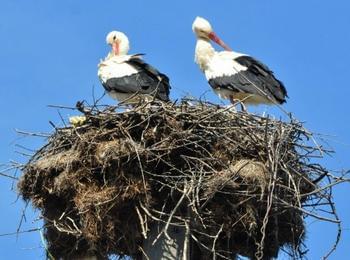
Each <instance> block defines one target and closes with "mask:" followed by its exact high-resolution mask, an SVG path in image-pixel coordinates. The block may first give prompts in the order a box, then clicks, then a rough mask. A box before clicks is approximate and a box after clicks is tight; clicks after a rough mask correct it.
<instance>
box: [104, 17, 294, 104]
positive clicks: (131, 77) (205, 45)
mask: <svg viewBox="0 0 350 260" xmlns="http://www.w3.org/2000/svg"><path fill="white" fill-rule="evenodd" d="M192 29H193V32H194V33H195V35H196V37H197V44H196V49H195V62H196V63H197V64H198V65H199V68H200V69H201V70H202V71H203V72H204V74H205V77H206V79H207V81H208V83H209V85H210V86H211V87H212V88H213V90H214V92H215V93H216V94H217V95H218V96H219V97H220V98H222V99H228V100H230V102H231V103H232V104H236V103H237V102H240V103H241V104H242V108H244V105H243V104H255V105H257V104H282V103H284V102H286V100H285V99H286V97H287V91H286V89H285V87H284V85H283V83H282V82H281V81H279V80H278V79H276V78H275V76H274V74H273V72H272V71H271V70H270V69H269V68H268V67H267V66H266V65H264V64H263V63H261V62H260V61H258V60H256V59H254V58H252V57H251V56H248V55H245V54H241V53H237V52H234V51H232V50H231V49H230V48H229V47H228V46H227V45H226V44H225V43H224V42H223V41H222V40H221V39H220V38H219V37H218V36H217V35H216V34H215V33H214V31H213V29H212V27H211V25H210V23H209V22H208V21H207V20H205V19H204V18H201V17H197V18H196V19H195V21H194V22H193V25H192ZM210 40H212V41H214V42H215V43H217V44H218V45H220V46H221V47H222V48H224V51H220V52H217V51H215V49H214V48H213V47H212V45H211V43H210ZM106 41H107V44H109V45H110V46H111V48H112V50H111V51H110V53H109V54H108V55H107V57H106V58H105V59H104V60H103V61H101V63H100V64H99V65H98V76H99V78H100V81H101V83H102V85H103V87H104V88H105V90H106V91H107V93H108V94H109V95H110V96H111V97H112V98H114V99H117V100H119V101H122V102H125V103H134V102H136V101H137V100H140V98H142V100H152V99H153V98H156V99H160V100H162V101H169V90H170V84H169V78H168V77H167V76H166V75H165V74H163V73H160V72H159V71H158V70H157V69H155V68H154V67H152V66H151V65H149V64H147V63H146V62H144V61H143V59H142V55H141V54H136V55H128V54H127V53H128V51H129V40H128V38H127V37H126V35H125V34H123V33H121V32H117V31H112V32H110V33H109V34H108V35H107V38H106Z"/></svg>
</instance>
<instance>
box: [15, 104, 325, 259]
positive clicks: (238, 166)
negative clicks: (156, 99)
mask: <svg viewBox="0 0 350 260" xmlns="http://www.w3.org/2000/svg"><path fill="white" fill-rule="evenodd" d="M193 103H194V104H193ZM85 116H86V121H85V122H84V123H83V124H82V125H81V126H79V127H64V128H58V129H57V130H56V132H55V133H53V134H52V136H51V137H50V138H49V140H48V143H47V145H45V146H44V147H43V148H42V149H41V150H39V151H38V152H37V153H36V154H35V155H34V156H33V158H32V159H31V160H30V161H29V162H28V163H27V165H26V166H25V167H24V169H23V176H22V178H21V180H20V182H19V185H18V187H19V191H20V194H21V195H22V196H23V198H24V199H25V200H30V201H31V202H32V204H33V205H34V207H36V208H39V209H40V210H41V211H42V215H43V217H44V219H45V230H46V233H45V238H46V239H47V242H48V251H49V252H50V254H51V255H52V256H54V257H56V258H59V257H65V258H70V257H72V256H76V255H80V254H85V253H86V252H91V253H92V254H96V255H98V256H99V257H100V258H106V257H107V256H108V255H111V254H118V255H130V256H133V257H136V256H137V255H139V254H140V247H141V246H142V241H143V240H144V239H145V237H146V236H147V233H148V230H149V227H150V226H151V225H153V224H154V223H157V222H164V223H166V225H165V227H168V226H172V225H176V226H183V227H187V228H188V229H189V231H190V234H191V237H192V239H193V241H194V243H196V244H197V250H198V251H200V252H201V253H200V254H201V257H202V258H204V257H208V256H213V255H216V256H218V257H226V258H228V259H231V258H234V256H235V255H236V254H241V255H245V256H248V257H251V258H269V257H275V256H277V254H278V251H279V249H280V248H281V247H284V248H286V247H288V248H289V249H290V251H291V252H292V254H293V255H294V256H298V255H300V254H301V253H300V252H301V251H300V250H299V249H300V245H301V244H302V241H303V238H304V234H305V226H304V221H303V217H304V216H305V215H307V213H306V212H307V211H306V210H304V209H303V205H305V203H306V202H307V201H310V200H311V199H314V198H319V199H320V200H319V202H318V203H323V202H324V200H325V199H327V198H328V197H327V196H325V192H324V191H323V190H322V189H320V190H317V188H319V187H318V185H317V184H316V182H315V181H314V180H316V179H317V178H318V181H319V180H320V179H322V178H323V177H324V176H325V175H326V174H327V172H326V171H325V170H324V169H323V168H322V167H320V166H319V165H316V164H311V163H309V161H308V158H309V157H311V156H312V154H313V152H315V151H316V150H317V149H318V148H314V147H312V146H308V145H305V144H304V141H305V140H306V139H307V138H308V137H309V136H310V135H309V134H308V133H307V131H306V130H305V129H304V128H303V127H302V125H301V124H300V123H297V122H294V121H292V122H289V123H285V122H281V121H278V120H272V119H269V118H267V117H260V116H255V115H251V114H246V113H238V112H232V111H231V110H229V109H227V108H222V107H219V106H217V105H212V104H209V103H201V102H192V104H189V103H188V102H186V101H183V102H181V103H180V104H176V105H174V104H165V103H160V104H156V105H153V106H150V105H147V106H140V107H136V108H134V109H133V110H131V111H128V112H119V113H118V112H115V110H111V109H107V110H104V111H101V110H98V109H96V108H95V107H92V108H91V109H86V113H85ZM327 203H328V201H327ZM329 203H330V202H329ZM315 206H317V205H316V204H315ZM166 231H167V230H166V229H164V230H161V232H163V234H161V235H165V234H166V233H167V232H166ZM299 253H300V254H299ZM198 254H199V253H198Z"/></svg>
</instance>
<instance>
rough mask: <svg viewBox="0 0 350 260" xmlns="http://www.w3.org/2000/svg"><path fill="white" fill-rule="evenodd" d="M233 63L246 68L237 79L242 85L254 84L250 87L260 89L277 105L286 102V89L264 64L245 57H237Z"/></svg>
mask: <svg viewBox="0 0 350 260" xmlns="http://www.w3.org/2000/svg"><path fill="white" fill-rule="evenodd" d="M235 61H236V62H238V63H239V64H240V65H242V66H245V67H247V68H248V69H247V70H245V71H241V72H240V74H241V75H240V76H239V79H240V80H241V83H242V84H243V85H246V86H247V85H252V83H254V85H255V86H254V85H253V86H250V87H253V88H256V87H258V88H260V89H261V90H262V91H263V92H264V93H265V94H266V95H271V96H272V97H273V98H274V99H276V100H277V101H278V102H279V103H284V102H286V99H285V98H286V97H288V95H287V90H286V88H285V87H284V85H283V83H282V82H281V81H280V80H278V79H276V78H275V76H274V74H273V72H272V71H271V70H270V69H269V68H268V67H267V66H266V65H265V64H263V63H261V62H260V61H258V60H256V59H254V58H253V57H250V56H246V55H243V56H240V57H237V58H236V59H235ZM260 95H261V94H260Z"/></svg>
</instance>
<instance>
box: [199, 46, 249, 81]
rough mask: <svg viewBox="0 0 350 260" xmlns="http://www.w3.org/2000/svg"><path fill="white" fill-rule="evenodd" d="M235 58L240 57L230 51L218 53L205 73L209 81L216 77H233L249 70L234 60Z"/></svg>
mask: <svg viewBox="0 0 350 260" xmlns="http://www.w3.org/2000/svg"><path fill="white" fill-rule="evenodd" d="M235 57H238V56H237V55H235V53H232V52H228V51H224V52H218V53H216V54H215V55H214V56H213V57H212V58H211V60H210V61H209V63H208V66H207V68H206V70H205V71H204V73H205V77H206V78H207V80H210V79H213V78H216V77H223V76H232V75H234V74H236V73H238V72H240V71H245V70H247V67H245V66H242V65H241V64H239V63H238V62H236V61H235V60H234V58H235Z"/></svg>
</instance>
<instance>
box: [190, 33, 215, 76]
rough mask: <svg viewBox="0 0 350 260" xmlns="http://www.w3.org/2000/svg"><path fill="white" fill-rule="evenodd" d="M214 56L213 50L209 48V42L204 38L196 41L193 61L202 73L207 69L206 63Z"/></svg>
mask: <svg viewBox="0 0 350 260" xmlns="http://www.w3.org/2000/svg"><path fill="white" fill-rule="evenodd" d="M214 54H215V50H214V48H213V47H212V46H211V44H210V42H209V40H207V39H204V38H198V39H197V44H196V50H195V57H194V60H195V62H196V63H197V64H198V65H199V67H200V69H201V70H202V71H204V70H206V69H207V66H208V63H209V61H210V59H211V58H212V57H213V56H214Z"/></svg>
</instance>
